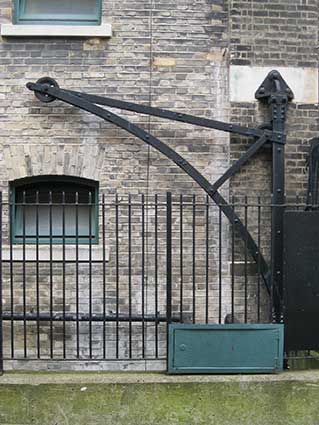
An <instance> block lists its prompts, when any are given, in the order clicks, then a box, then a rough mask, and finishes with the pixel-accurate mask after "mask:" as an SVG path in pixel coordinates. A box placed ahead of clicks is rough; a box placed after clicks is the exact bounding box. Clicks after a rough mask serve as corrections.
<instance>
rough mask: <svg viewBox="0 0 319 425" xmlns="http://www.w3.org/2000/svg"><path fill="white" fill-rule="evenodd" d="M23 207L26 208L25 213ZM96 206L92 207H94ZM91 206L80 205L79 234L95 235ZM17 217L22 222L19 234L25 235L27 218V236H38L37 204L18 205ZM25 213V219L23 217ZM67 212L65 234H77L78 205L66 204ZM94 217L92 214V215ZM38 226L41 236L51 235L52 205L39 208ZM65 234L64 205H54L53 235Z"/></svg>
mask: <svg viewBox="0 0 319 425" xmlns="http://www.w3.org/2000/svg"><path fill="white" fill-rule="evenodd" d="M23 208H25V210H24V213H23ZM93 208H94V207H92V209H93ZM90 210H91V208H90V207H89V206H85V205H81V206H79V207H78V236H82V237H83V236H86V237H88V236H89V235H90V234H91V236H94V235H95V228H94V223H93V220H92V218H91V232H90V213H91V212H92V211H90ZM16 214H17V219H18V221H19V223H20V225H19V229H18V236H19V237H22V236H23V227H24V226H23V221H24V220H25V236H26V237H33V238H35V237H36V234H37V232H36V230H37V224H36V223H37V212H36V207H35V206H25V207H23V206H18V207H17V212H16ZM23 214H24V219H23ZM64 214H65V236H73V237H75V236H76V207H75V206H66V207H65V210H64ZM91 217H92V216H91ZM38 220H39V221H38V228H39V236H46V237H47V238H48V237H49V236H50V207H48V206H40V207H39V208H38ZM62 235H63V207H62V206H53V207H52V236H53V237H54V236H58V237H59V238H61V237H62Z"/></svg>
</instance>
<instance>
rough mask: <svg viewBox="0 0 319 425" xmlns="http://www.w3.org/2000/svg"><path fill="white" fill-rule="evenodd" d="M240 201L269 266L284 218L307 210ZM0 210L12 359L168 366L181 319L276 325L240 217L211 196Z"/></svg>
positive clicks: (1, 327)
mask: <svg viewBox="0 0 319 425" xmlns="http://www.w3.org/2000/svg"><path fill="white" fill-rule="evenodd" d="M49 199H50V197H49ZM230 201H231V202H230V203H229V205H230V206H231V208H232V209H233V211H234V214H236V215H237V216H239V217H240V219H241V221H242V223H244V225H245V226H246V228H247V229H249V232H250V234H251V235H253V237H254V239H255V241H256V244H257V246H258V250H259V251H260V252H262V254H263V256H264V258H265V259H266V260H267V261H269V262H270V258H271V232H270V223H271V214H272V213H273V210H274V209H276V208H284V209H287V208H296V207H298V208H300V209H305V208H306V205H305V204H303V203H302V200H301V199H298V201H299V202H300V203H299V204H298V206H296V205H294V206H292V205H289V207H288V204H284V205H280V206H276V205H273V204H272V203H271V199H268V200H266V199H262V198H260V197H259V198H254V199H252V198H248V197H243V198H242V199H239V198H237V199H231V200H230ZM81 208H83V209H85V211H86V213H85V214H81V212H80V210H81ZM93 210H94V211H95V212H96V214H95V213H94V214H92V213H91V212H92V211H93ZM0 212H1V214H0V216H1V221H2V226H1V229H2V234H1V249H0V255H1V260H2V261H1V266H2V268H1V269H0V270H1V275H2V280H1V282H2V291H1V294H2V299H1V301H2V302H1V306H2V312H1V310H0V313H1V314H0V332H1V333H0V336H1V342H2V346H0V355H2V357H3V359H4V360H5V361H10V360H46V361H50V360H61V361H64V360H99V361H105V360H132V361H133V360H141V359H143V360H156V359H165V358H166V349H167V343H166V336H167V325H168V324H169V323H170V322H180V323H195V324H196V323H197V324H203V323H238V322H239V323H267V322H271V321H272V320H273V317H274V308H273V302H272V300H273V296H274V293H275V291H276V290H277V289H276V287H275V286H272V287H271V288H270V291H268V288H267V286H266V285H265V283H264V281H263V278H262V273H261V264H260V262H259V261H258V260H257V262H256V261H255V259H254V258H253V257H252V256H251V254H250V252H249V249H248V247H247V241H245V240H242V238H241V236H240V235H239V234H238V231H237V229H236V220H234V222H233V223H230V222H229V221H228V219H227V218H225V217H224V216H223V213H222V208H220V207H219V206H217V205H216V204H214V203H212V202H211V201H210V200H209V198H208V197H205V196H195V195H191V196H187V195H174V196H173V195H171V194H170V193H169V194H167V195H155V196H149V197H146V196H144V195H129V196H120V195H116V196H114V197H111V196H104V195H102V196H100V199H99V200H98V201H96V202H93V200H92V199H91V198H90V197H89V199H88V200H87V202H83V203H81V204H80V203H79V202H77V197H76V194H75V202H71V201H69V202H66V201H65V197H64V196H63V194H62V195H61V201H60V202H58V201H57V202H55V203H53V202H49V203H44V202H42V203H40V202H32V203H30V202H29V203H28V202H26V201H25V202H20V203H19V204H17V203H14V202H12V201H10V202H1V203H0ZM19 219H22V227H21V226H20V228H22V234H21V235H19V239H15V237H14V236H15V233H14V232H15V231H16V228H17V223H16V220H19ZM33 221H34V222H33ZM20 224H21V223H20ZM18 226H19V223H18ZM93 228H94V232H93ZM80 229H81V232H82V233H81V234H80ZM67 232H68V233H67ZM93 236H94V237H93ZM81 237H82V239H81ZM20 238H21V239H20ZM258 258H259V257H258Z"/></svg>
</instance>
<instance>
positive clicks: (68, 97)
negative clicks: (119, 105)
mask: <svg viewBox="0 0 319 425" xmlns="http://www.w3.org/2000/svg"><path fill="white" fill-rule="evenodd" d="M27 88H28V89H29V90H32V91H34V92H35V93H39V94H44V95H46V96H51V98H54V99H59V100H62V101H63V102H65V103H68V104H69V105H73V106H77V107H78V108H80V109H82V110H84V111H87V112H90V113H91V114H93V115H96V116H98V117H100V118H102V119H104V120H105V121H108V122H110V123H112V124H114V125H116V126H117V127H120V128H122V129H123V130H126V131H127V132H128V133H130V134H132V135H133V136H136V137H137V138H139V139H140V140H143V141H144V142H145V143H146V144H148V145H150V146H152V147H153V148H154V149H156V150H158V151H159V152H161V153H162V154H163V155H165V156H166V157H167V158H169V159H171V160H172V161H173V162H174V163H175V164H176V165H177V166H178V167H180V168H181V169H182V170H183V171H184V172H185V173H186V174H188V175H189V176H190V177H191V178H192V179H193V180H194V181H195V182H196V183H197V184H198V185H199V186H200V187H201V188H202V189H203V190H204V191H205V192H206V193H207V194H208V196H209V197H210V198H211V199H212V200H213V201H214V202H215V203H216V204H217V205H218V206H219V208H220V209H221V211H222V212H223V213H224V215H225V216H226V217H227V218H228V220H229V221H230V223H231V224H232V225H233V226H236V228H237V229H238V231H239V233H240V235H241V237H242V239H243V240H244V241H245V242H246V243H247V248H248V250H249V252H250V254H251V256H252V257H253V259H254V261H255V262H256V263H257V264H259V265H260V272H261V275H262V278H263V281H264V283H265V286H266V289H267V291H268V293H269V294H270V292H271V281H270V278H271V274H270V271H269V268H268V265H267V263H266V260H265V259H264V257H263V255H262V253H261V252H260V250H259V248H258V246H257V245H256V243H255V241H254V239H253V238H252V236H251V234H250V233H249V231H248V230H247V228H246V227H245V226H244V224H243V223H242V221H241V220H240V218H239V217H238V215H237V214H236V213H235V211H234V209H233V208H232V207H231V205H229V204H228V203H227V201H226V200H225V199H224V198H223V196H222V195H221V194H220V193H219V192H218V191H217V190H216V188H215V187H214V185H212V184H211V183H210V182H209V181H208V180H207V179H206V178H205V177H204V176H203V175H202V174H201V173H200V172H199V171H198V170H197V169H196V168H195V167H193V166H192V165H191V164H190V163H189V162H188V161H187V160H186V159H184V158H183V157H182V156H181V155H179V154H178V153H177V152H175V151H174V150H173V149H171V148H170V147H169V146H167V145H166V144H165V143H163V142H162V141H161V140H159V139H158V138H156V137H155V136H153V135H151V134H150V133H148V132H147V131H145V130H143V129H142V128H140V127H138V126H137V125H135V124H132V123H131V122H129V121H127V120H126V119H124V118H122V117H119V116H118V115H116V114H114V113H112V112H110V111H108V110H106V109H103V108H101V107H99V106H96V105H94V104H92V103H91V102H88V101H86V100H85V99H83V98H79V97H78V96H76V95H74V94H70V93H69V92H68V91H66V90H60V89H58V88H56V87H54V86H49V85H42V84H34V83H28V84H27ZM265 137H266V136H265ZM263 142H264V141H263Z"/></svg>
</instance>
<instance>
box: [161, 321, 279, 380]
mask: <svg viewBox="0 0 319 425" xmlns="http://www.w3.org/2000/svg"><path fill="white" fill-rule="evenodd" d="M283 335H284V326H283V325H278V324H274V325H273V324H268V325H262V324H258V325H250V324H244V325H238V324H233V325H183V324H171V325H170V326H169V339H168V344H169V347H168V372H169V373H274V372H279V371H281V370H282V368H283Z"/></svg>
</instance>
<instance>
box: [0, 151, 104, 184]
mask: <svg viewBox="0 0 319 425" xmlns="http://www.w3.org/2000/svg"><path fill="white" fill-rule="evenodd" d="M3 155H4V166H5V168H6V174H7V180H9V181H10V180H16V179H20V178H25V177H32V176H40V175H50V174H52V175H68V176H75V177H83V178H87V179H92V180H99V179H100V174H101V171H102V169H103V162H104V147H103V146H102V145H99V144H88V145H84V144H77V145H70V144H63V145H62V144H59V145H53V144H52V145H51V144H50V145H49V144H36V145H35V144H34V145H31V144H25V145H24V144H20V145H6V146H4V150H3Z"/></svg>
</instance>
